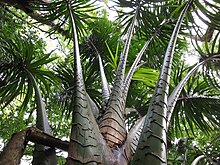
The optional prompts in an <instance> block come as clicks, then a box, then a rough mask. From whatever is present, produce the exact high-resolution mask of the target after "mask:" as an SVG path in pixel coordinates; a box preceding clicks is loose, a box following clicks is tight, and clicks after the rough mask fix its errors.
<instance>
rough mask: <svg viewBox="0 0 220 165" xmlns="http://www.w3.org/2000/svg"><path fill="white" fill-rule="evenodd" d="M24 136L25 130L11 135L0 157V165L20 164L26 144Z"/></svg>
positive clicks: (25, 134)
mask: <svg viewBox="0 0 220 165" xmlns="http://www.w3.org/2000/svg"><path fill="white" fill-rule="evenodd" d="M26 136H27V131H26V130H24V131H21V132H17V133H15V134H13V136H12V138H11V140H10V141H9V143H8V144H7V146H6V147H5V148H4V150H3V152H2V153H1V155H0V164H1V165H6V164H7V165H17V164H19V163H20V159H21V157H22V156H23V153H24V149H25V147H26V144H27V139H26Z"/></svg>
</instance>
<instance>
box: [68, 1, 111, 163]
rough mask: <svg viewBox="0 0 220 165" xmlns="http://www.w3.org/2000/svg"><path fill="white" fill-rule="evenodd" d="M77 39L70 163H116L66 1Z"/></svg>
mask: <svg viewBox="0 0 220 165" xmlns="http://www.w3.org/2000/svg"><path fill="white" fill-rule="evenodd" d="M67 5H68V10H69V12H70V19H71V23H72V31H73V41H74V79H75V80H74V84H75V86H74V95H73V98H72V99H73V107H72V112H73V115H72V129H71V136H70V145H69V150H68V158H67V164H68V165H77V164H113V162H111V161H112V156H111V152H110V150H109V148H108V146H106V144H105V141H104V139H103V137H102V135H101V133H100V131H99V128H98V125H97V123H96V121H95V118H94V116H93V114H92V110H91V107H90V104H89V102H88V98H87V95H86V91H85V85H84V81H83V76H82V68H81V63H80V55H79V45H78V39H77V33H76V27H75V23H74V18H73V14H72V11H71V7H70V6H69V2H68V1H67Z"/></svg>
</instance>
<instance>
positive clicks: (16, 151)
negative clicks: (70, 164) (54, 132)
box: [0, 127, 69, 165]
mask: <svg viewBox="0 0 220 165" xmlns="http://www.w3.org/2000/svg"><path fill="white" fill-rule="evenodd" d="M28 141H31V142H34V143H38V144H42V145H45V146H49V147H52V148H58V149H61V150H63V151H68V147H69V142H68V141H62V140H60V139H58V138H55V137H53V136H51V135H48V134H46V133H44V132H42V131H40V130H39V129H37V128H34V127H30V128H26V129H24V130H22V131H20V132H17V133H15V134H13V136H12V138H11V140H10V141H9V142H8V144H7V145H6V147H5V148H4V150H3V152H2V153H1V155H0V165H18V164H19V163H20V159H21V157H22V156H23V154H24V150H25V148H26V144H27V143H28ZM48 153H49V151H48Z"/></svg>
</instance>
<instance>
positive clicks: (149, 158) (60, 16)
mask: <svg viewBox="0 0 220 165" xmlns="http://www.w3.org/2000/svg"><path fill="white" fill-rule="evenodd" d="M119 2H120V3H119V5H122V6H125V7H131V8H132V11H131V12H130V15H126V14H122V12H120V13H121V15H119V21H121V23H122V25H124V32H123V34H124V35H125V37H124V38H125V40H124V42H125V43H124V47H123V50H122V51H121V55H120V58H119V61H118V66H117V68H116V70H115V76H114V80H113V82H112V83H111V85H112V88H110V87H109V83H108V82H107V78H108V77H107V76H106V75H105V73H104V72H105V71H104V69H105V68H104V67H103V66H104V65H103V61H102V59H101V57H102V53H103V52H102V51H103V50H101V48H99V47H98V46H97V45H96V44H95V43H94V40H93V38H92V37H93V36H92V35H90V36H89V37H87V38H86V42H87V43H88V44H89V45H90V48H91V49H92V50H93V52H94V54H95V58H93V59H98V60H97V62H98V63H99V68H100V73H101V74H100V76H99V78H100V79H101V81H102V94H103V98H102V104H101V105H102V106H95V105H96V104H95V101H94V100H93V98H91V97H90V96H89V94H88V92H87V91H88V90H87V89H86V86H85V83H84V75H85V73H84V74H83V71H82V64H81V57H80V46H79V43H83V36H84V35H85V33H86V31H85V29H84V28H83V27H84V26H86V25H89V21H88V20H89V19H92V18H93V17H94V15H91V13H92V11H94V10H95V8H94V7H93V6H92V2H91V1H74V2H72V1H68V0H66V1H58V2H54V3H50V4H40V8H38V7H37V6H34V7H35V8H33V9H36V10H37V9H38V10H43V11H44V12H46V11H48V13H46V14H45V13H44V15H42V16H41V17H39V18H38V20H39V21H41V22H42V23H44V24H49V25H50V26H51V27H52V28H53V29H52V31H51V33H53V32H55V31H58V32H61V33H62V34H63V35H65V36H66V37H67V38H69V42H71V41H72V43H73V48H72V56H73V67H72V68H73V70H74V71H73V72H72V71H71V69H70V70H69V69H66V67H65V66H64V65H60V66H61V67H63V70H58V71H59V73H60V77H63V78H64V79H66V78H67V77H69V78H70V79H66V82H67V83H66V85H67V86H68V88H69V90H70V89H72V91H73V92H70V95H69V111H70V112H71V113H72V124H71V135H70V142H69V144H68V158H67V164H86V163H89V164H129V163H130V164H148V163H151V162H154V164H167V132H168V127H169V123H170V122H171V118H172V115H173V113H174V112H175V110H174V107H175V105H176V103H177V101H181V99H179V100H178V98H179V95H180V93H181V91H182V89H183V88H184V85H185V83H186V82H187V80H189V78H190V76H191V75H193V74H194V73H195V71H196V70H197V69H198V68H199V66H202V65H203V66H206V67H204V69H206V70H208V71H209V70H211V69H212V70H213V68H214V67H215V65H214V63H213V62H215V64H217V63H216V61H217V62H218V59H219V49H218V48H216V47H217V46H216V45H219V43H218V39H219V37H218V34H219V32H217V34H214V33H212V35H215V37H214V40H213V43H212V46H211V51H208V50H209V46H206V51H205V52H204V51H203V49H201V48H200V47H199V46H198V45H197V49H198V52H199V53H200V54H201V55H203V56H202V57H203V59H202V60H201V62H200V63H198V64H197V65H196V66H195V67H193V68H192V69H191V70H190V71H189V72H188V73H187V74H186V75H185V77H184V78H183V79H182V80H181V81H180V82H179V84H178V85H177V86H176V87H175V88H174V89H173V91H172V93H171V94H169V91H170V89H169V87H170V85H171V84H170V76H171V72H172V65H173V59H174V60H177V61H179V60H180V58H177V57H176V58H175V56H174V53H175V47H176V42H177V37H178V34H179V31H180V30H182V29H181V24H183V20H184V17H185V15H186V16H187V19H186V21H185V22H184V28H185V27H188V28H190V29H193V28H194V29H195V27H198V26H196V23H195V22H193V19H192V15H191V13H190V12H189V11H190V10H192V9H193V10H195V13H197V12H198V9H199V10H201V11H203V12H205V13H206V15H207V16H208V17H209V18H210V20H211V22H208V23H207V24H208V26H209V27H210V28H214V29H217V30H219V25H217V23H216V18H217V14H218V13H217V12H215V9H219V4H212V3H208V2H206V1H205V2H206V4H208V5H209V6H211V7H212V8H213V10H212V11H211V12H210V11H208V10H206V9H205V8H204V6H203V5H202V3H201V2H200V1H193V0H190V1H187V2H184V3H181V4H180V7H178V8H173V6H172V5H173V4H172V1H166V2H163V1H159V2H151V1H149V2H147V3H145V1H144V2H143V1H119ZM174 3H175V2H174ZM175 4H179V2H177V3H175ZM152 5H153V8H151V6H152ZM167 5H169V6H168V7H167V8H166V6H167ZM161 6H162V7H161ZM164 6H165V7H164ZM28 7H29V6H26V8H28ZM84 8H86V9H88V10H87V11H86V10H85V9H84ZM197 8H198V9H197ZM212 12H214V14H213V13H212ZM161 13H166V14H170V17H169V19H167V18H164V16H163V15H162V16H161V17H160V16H159V14H161ZM207 13H208V14H207ZM152 14H155V15H157V16H158V17H156V18H155V19H154V18H153V17H152ZM149 15H150V16H151V18H152V20H149V19H147V16H149ZM177 15H178V17H177ZM31 16H32V17H33V18H34V16H35V14H34V13H33V12H32V13H31ZM82 18H85V19H82ZM171 18H172V19H174V22H175V23H173V22H172V21H171ZM176 18H178V19H176ZM55 20H56V21H55ZM170 21H171V22H170ZM204 21H205V22H207V21H206V20H204ZM54 22H56V23H57V24H55V23H54ZM153 24H156V26H154V27H157V28H156V29H154V30H152V29H151V30H150V27H149V25H150V26H152V25H153ZM173 26H174V29H172V27H173ZM137 27H139V28H140V30H138V29H137ZM146 27H148V28H146ZM135 31H137V32H138V35H136V36H134V37H137V38H138V37H140V36H142V35H144V36H146V37H147V38H148V39H146V43H144V44H143V48H141V50H140V51H139V53H137V56H136V57H135V60H134V62H133V64H132V65H131V67H130V69H129V71H128V72H126V63H127V61H129V59H128V57H129V55H128V53H129V50H132V47H131V45H132V44H131V43H132V37H133V34H134V32H135ZM167 31H170V32H171V33H172V35H171V36H170V35H168V34H167ZM64 32H65V33H64ZM181 32H182V35H183V36H187V34H186V33H183V32H184V31H181ZM78 36H79V37H78ZM160 37H161V38H160ZM167 38H169V40H167ZM163 39H164V41H163V42H162V40H163ZM207 40H208V39H207ZM207 40H206V42H205V43H206V45H207ZM3 41H4V40H3ZM167 41H168V45H167V48H166V51H165V55H164V56H160V58H161V59H163V63H162V62H161V61H160V62H159V63H158V65H156V64H155V65H152V64H151V65H150V66H152V67H153V68H154V69H156V68H158V67H160V66H161V72H160V75H159V77H158V80H157V84H156V87H155V90H154V93H153V94H152V99H151V101H150V104H149V105H148V110H147V113H146V112H145V114H143V116H142V117H141V118H140V119H139V120H138V121H137V122H136V124H135V125H134V126H133V128H132V129H131V130H130V131H129V132H127V129H126V122H125V121H126V117H125V114H126V109H125V107H126V99H127V96H128V90H129V85H130V83H131V79H132V77H133V74H134V72H135V71H136V70H138V69H139V68H140V67H141V66H142V65H139V64H140V60H141V58H142V56H143V54H144V53H145V51H146V49H147V48H148V49H150V48H151V46H152V47H155V46H156V45H157V46H158V45H160V46H161V45H162V46H164V44H166V43H167ZM4 42H5V41H4ZM5 43H8V41H6V42H5ZM16 43H17V42H15V44H12V45H16ZM158 43H161V44H158ZM179 43H181V41H180V40H179ZM150 45H151V46H150ZM28 46H29V45H28ZM106 47H107V50H108V51H109V52H110V54H111V58H112V61H113V62H114V63H117V58H115V57H117V56H114V54H113V53H112V50H111V49H110V47H109V45H108V44H106ZM130 47H131V48H130ZM177 47H178V48H181V47H183V46H181V44H179V45H178V44H177ZM154 49H155V48H153V50H154ZM6 50H7V51H8V52H9V53H11V52H10V50H9V49H6ZM17 50H19V49H17ZM180 50H181V49H180ZM117 52H118V51H117V50H116V52H115V54H116V55H117ZM149 53H152V52H150V51H149ZM43 59H46V58H43ZM91 59H92V58H91ZM142 59H143V60H144V58H142ZM86 60H87V58H85V63H86V62H87V61H86ZM39 61H41V62H42V61H43V60H39ZM146 61H148V60H146ZM46 62H50V60H46ZM87 64H88V62H87ZM41 65H42V64H41ZM113 66H114V65H113ZM176 66H177V65H176ZM96 67H97V66H96ZM3 71H4V70H3ZM25 71H26V72H25V73H26V74H28V75H29V76H28V78H29V79H28V80H31V82H32V83H33V84H35V85H33V86H34V87H35V88H34V89H35V93H38V97H37V98H38V100H42V99H41V97H40V95H39V93H40V92H39V90H38V88H37V86H36V81H34V77H33V75H34V74H30V73H31V72H30V71H29V70H27V69H26V70H25ZM217 71H218V70H216V72H215V73H217ZM3 73H4V72H3ZM126 73H127V74H126ZM181 73H182V71H181ZM212 73H213V72H212ZM47 75H48V74H47ZM96 76H97V74H96ZM9 77H10V75H9ZM12 77H13V76H12ZM106 77H107V78H106ZM109 77H110V76H109ZM1 78H4V76H2V77H1ZM41 80H42V82H43V83H44V81H43V79H41ZM71 80H73V81H71ZM212 80H213V78H209V81H210V82H213V81H212ZM207 81H208V80H207ZM63 82H65V80H64V81H63ZM5 84H6V85H7V84H8V83H5ZM212 84H213V85H215V84H214V83H212ZM215 86H216V85H215ZM1 89H2V90H5V89H6V88H4V87H3V86H2V88H1ZM11 93H13V91H11ZM1 96H3V95H1ZM12 96H13V97H12V98H14V97H15V96H17V94H16V93H15V94H14V93H13V95H12ZM205 99H206V101H207V100H213V99H215V98H205ZM192 100H193V99H192ZM9 101H11V99H10V100H9ZM26 102H27V101H26ZM98 107H101V110H99V109H98ZM204 114H206V115H207V114H208V113H204ZM177 115H179V113H178V112H177ZM42 116H43V117H45V116H46V114H44V115H42ZM216 116H217V115H216ZM216 116H215V115H214V117H213V118H214V119H213V118H210V115H209V119H210V121H211V120H212V121H214V120H215V119H216ZM197 121H198V120H197ZM217 121H218V120H217ZM188 123H189V126H190V123H191V122H188ZM202 123H203V124H204V122H202ZM197 124H198V123H197ZM212 124H213V125H214V126H215V125H218V122H216V123H212ZM198 125H201V123H199V124H198ZM203 128H204V127H203ZM43 131H44V132H45V133H49V132H47V131H45V130H44V129H43ZM42 136H46V135H45V134H42ZM29 139H30V140H32V141H35V142H36V140H34V139H33V138H30V137H29ZM46 139H50V140H51V141H52V139H53V138H52V139H51V137H50V136H47V138H46ZM53 140H57V139H53ZM38 143H39V141H38ZM40 143H41V144H44V145H45V144H46V143H45V140H44V142H43V140H42V141H41V142H40ZM59 143H61V142H60V141H59ZM9 144H10V143H9ZM48 145H49V146H53V147H58V145H55V144H53V145H51V144H48ZM8 146H10V145H8ZM8 148H9V147H8ZM60 148H61V147H60ZM63 148H65V147H63ZM7 150H8V149H7V147H6V149H5V150H4V151H3V154H2V156H1V159H0V162H1V161H2V162H3V161H4V160H5V157H4V155H7Z"/></svg>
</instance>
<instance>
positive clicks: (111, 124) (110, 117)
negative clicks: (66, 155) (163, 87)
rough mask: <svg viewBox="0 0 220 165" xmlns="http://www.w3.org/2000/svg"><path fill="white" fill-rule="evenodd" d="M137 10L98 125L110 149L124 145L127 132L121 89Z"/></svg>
mask: <svg viewBox="0 0 220 165" xmlns="http://www.w3.org/2000/svg"><path fill="white" fill-rule="evenodd" d="M138 10H139V5H138V7H137V9H136V12H135V16H134V17H133V20H132V24H131V26H130V29H129V32H128V36H127V40H126V43H125V47H124V50H123V52H122V54H121V56H120V61H119V64H118V69H117V72H116V77H115V80H114V84H113V88H112V92H111V95H110V98H109V102H108V105H107V108H106V111H105V113H104V115H103V118H102V121H101V123H100V125H99V127H100V131H101V133H102V134H103V136H104V138H105V140H106V141H107V143H108V145H109V146H110V147H116V146H118V145H121V144H123V143H124V141H125V139H126V136H127V132H126V127H125V121H124V112H123V107H122V88H123V82H124V75H125V66H126V61H127V56H128V51H129V46H130V43H131V38H132V36H133V35H132V33H133V31H134V25H135V21H136V17H137V13H138Z"/></svg>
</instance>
